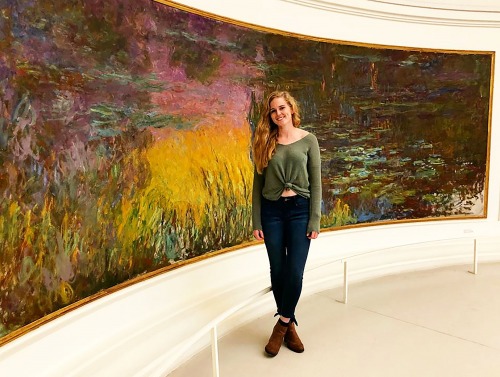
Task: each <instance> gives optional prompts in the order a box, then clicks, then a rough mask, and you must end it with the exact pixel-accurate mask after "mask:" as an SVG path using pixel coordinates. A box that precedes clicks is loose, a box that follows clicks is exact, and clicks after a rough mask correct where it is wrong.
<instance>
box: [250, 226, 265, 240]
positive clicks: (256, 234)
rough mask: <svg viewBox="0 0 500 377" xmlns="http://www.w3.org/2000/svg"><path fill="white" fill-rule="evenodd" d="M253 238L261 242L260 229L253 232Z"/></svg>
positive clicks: (262, 237)
mask: <svg viewBox="0 0 500 377" xmlns="http://www.w3.org/2000/svg"><path fill="white" fill-rule="evenodd" d="M253 236H254V237H255V239H257V240H259V241H262V240H263V239H264V232H263V231H262V230H260V229H256V230H254V231H253Z"/></svg>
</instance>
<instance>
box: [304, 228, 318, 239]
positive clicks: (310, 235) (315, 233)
mask: <svg viewBox="0 0 500 377" xmlns="http://www.w3.org/2000/svg"><path fill="white" fill-rule="evenodd" d="M318 236H319V233H318V232H316V231H314V230H313V231H312V232H311V233H307V238H309V239H310V240H315V239H316V238H318Z"/></svg>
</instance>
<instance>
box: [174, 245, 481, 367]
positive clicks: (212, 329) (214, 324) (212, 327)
mask: <svg viewBox="0 0 500 377" xmlns="http://www.w3.org/2000/svg"><path fill="white" fill-rule="evenodd" d="M463 239H469V240H471V241H473V267H472V270H471V271H469V272H470V273H472V274H477V271H478V252H477V239H476V238H475V237H470V236H465V237H463V236H462V237H452V238H444V239H437V240H431V241H424V242H411V243H407V244H399V245H396V246H391V247H383V248H378V249H374V250H370V251H364V252H360V253H357V254H353V255H350V256H347V257H342V258H333V259H327V260H324V261H322V262H321V263H319V264H318V265H316V266H314V267H312V268H309V269H306V271H305V274H307V273H308V272H311V271H313V270H316V269H319V268H323V267H325V266H328V265H331V264H333V263H337V262H341V263H343V298H342V300H339V302H342V303H344V304H347V301H348V287H349V269H348V261H350V260H352V259H355V258H360V257H363V256H366V255H369V254H374V253H380V252H381V251H388V250H391V249H399V248H402V247H408V246H416V245H424V244H429V243H436V242H444V241H455V240H463ZM269 292H271V287H267V288H265V289H263V290H260V291H259V292H257V293H255V294H253V295H251V296H250V297H248V298H247V299H245V300H244V301H242V302H240V303H238V304H237V305H235V306H233V307H231V308H230V309H228V310H226V311H224V312H223V313H221V314H220V315H218V316H217V317H216V318H214V319H213V320H211V321H210V322H209V323H207V324H206V325H205V326H203V327H202V328H201V329H200V330H198V331H197V332H196V333H195V334H194V336H193V337H191V338H190V339H189V342H186V344H184V345H183V346H182V347H180V348H179V349H178V351H177V353H176V356H177V357H178V358H180V357H181V356H182V355H183V354H184V353H185V352H187V351H188V349H189V347H190V346H191V345H192V344H194V343H195V342H197V341H198V340H200V339H201V338H202V336H204V335H206V334H207V333H210V338H211V339H210V343H211V350H212V376H213V377H220V368H219V347H218V332H217V329H218V327H219V325H220V324H221V323H222V322H223V321H224V320H226V319H227V318H229V317H230V316H232V315H233V314H235V313H236V312H237V311H239V310H240V309H242V308H244V307H246V306H247V305H249V304H252V303H254V302H255V301H256V300H257V299H259V298H262V296H264V295H266V294H268V293H269Z"/></svg>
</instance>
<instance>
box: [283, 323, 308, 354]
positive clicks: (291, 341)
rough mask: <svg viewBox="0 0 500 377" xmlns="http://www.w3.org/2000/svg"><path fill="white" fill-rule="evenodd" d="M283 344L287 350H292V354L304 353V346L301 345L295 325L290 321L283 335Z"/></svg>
mask: <svg viewBox="0 0 500 377" xmlns="http://www.w3.org/2000/svg"><path fill="white" fill-rule="evenodd" d="M285 344H286V346H287V347H288V349H290V350H292V351H293V352H297V353H302V352H304V345H303V344H302V342H301V340H300V338H299V335H298V334H297V330H296V329H295V324H294V323H293V322H291V321H290V323H289V324H288V329H287V331H286V334H285Z"/></svg>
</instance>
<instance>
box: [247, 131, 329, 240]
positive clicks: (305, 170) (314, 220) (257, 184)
mask: <svg viewBox="0 0 500 377" xmlns="http://www.w3.org/2000/svg"><path fill="white" fill-rule="evenodd" d="M286 188H289V189H291V190H293V191H295V192H296V193H297V194H298V195H301V196H303V197H305V198H310V209H309V224H308V226H307V233H309V232H312V231H316V232H318V233H319V222H320V219H321V158H320V154H319V145H318V140H317V139H316V136H314V135H313V134H311V133H309V134H307V135H306V136H304V137H303V138H302V139H300V140H297V141H296V142H294V143H291V144H287V145H283V144H277V145H276V151H275V153H274V155H273V157H272V158H271V160H270V161H269V164H268V166H267V167H266V168H265V169H264V171H263V172H262V174H259V173H257V170H256V169H255V171H254V179H253V190H252V220H253V229H254V230H256V229H259V230H260V229H262V223H261V214H260V210H261V197H262V196H263V197H264V198H266V199H268V200H278V199H279V198H280V196H281V194H282V193H283V191H284V190H285V189H286ZM264 236H265V235H264Z"/></svg>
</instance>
